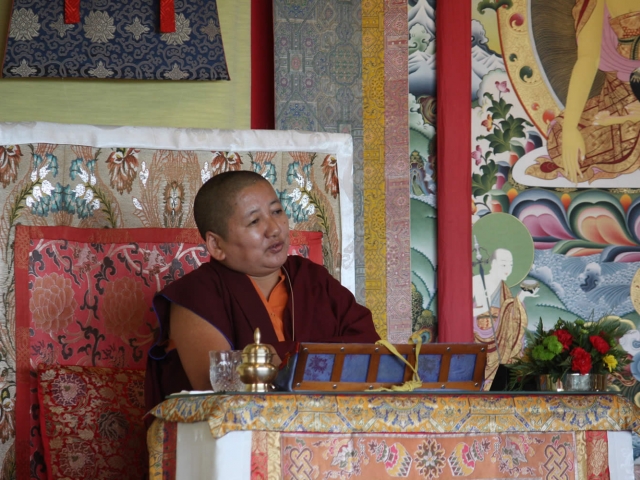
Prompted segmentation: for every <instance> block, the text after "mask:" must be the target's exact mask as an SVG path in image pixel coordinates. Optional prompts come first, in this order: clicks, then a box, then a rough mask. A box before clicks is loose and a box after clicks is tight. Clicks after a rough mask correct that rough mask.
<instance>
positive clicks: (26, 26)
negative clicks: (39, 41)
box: [9, 8, 40, 41]
mask: <svg viewBox="0 0 640 480" xmlns="http://www.w3.org/2000/svg"><path fill="white" fill-rule="evenodd" d="M38 35H40V24H39V23H38V15H36V14H35V13H33V10H31V9H29V10H27V9H26V8H20V9H16V10H15V12H13V16H12V17H11V25H10V26H9V37H10V38H15V39H16V40H27V41H28V40H31V39H32V38H33V37H37V36H38Z"/></svg>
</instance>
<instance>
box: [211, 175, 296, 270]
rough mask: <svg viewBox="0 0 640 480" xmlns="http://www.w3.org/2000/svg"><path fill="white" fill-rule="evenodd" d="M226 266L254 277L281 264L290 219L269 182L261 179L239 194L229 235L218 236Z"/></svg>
mask: <svg viewBox="0 0 640 480" xmlns="http://www.w3.org/2000/svg"><path fill="white" fill-rule="evenodd" d="M216 237H217V238H216V240H217V243H218V247H219V250H220V257H221V258H217V257H216V256H215V255H214V258H216V259H217V260H218V261H220V262H221V263H222V264H223V265H225V266H227V267H229V268H231V269H232V270H236V271H238V272H241V273H245V274H248V275H251V276H254V277H261V276H266V275H269V274H272V273H273V272H276V271H278V270H279V269H280V267H282V265H283V264H284V262H285V261H286V259H287V252H288V250H289V219H288V218H287V215H286V214H285V212H284V209H283V208H282V205H281V204H280V200H278V197H277V195H276V192H275V191H274V190H273V187H272V186H271V184H270V183H269V182H267V181H259V182H256V183H255V184H253V185H251V186H249V187H246V188H244V189H242V190H241V191H240V192H238V193H237V194H236V201H235V204H234V208H233V212H232V214H231V215H230V216H229V220H228V226H227V235H226V238H222V237H220V236H219V235H216Z"/></svg>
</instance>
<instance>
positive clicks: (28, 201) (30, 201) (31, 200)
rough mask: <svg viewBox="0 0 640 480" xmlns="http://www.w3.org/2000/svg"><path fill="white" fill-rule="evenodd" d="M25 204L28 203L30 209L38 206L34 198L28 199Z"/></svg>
mask: <svg viewBox="0 0 640 480" xmlns="http://www.w3.org/2000/svg"><path fill="white" fill-rule="evenodd" d="M24 203H26V204H27V207H29V208H32V207H33V206H34V205H35V204H36V202H35V200H34V199H33V197H27V199H26V200H25V201H24Z"/></svg>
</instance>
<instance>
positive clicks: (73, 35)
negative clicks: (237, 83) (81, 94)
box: [2, 0, 229, 80]
mask: <svg viewBox="0 0 640 480" xmlns="http://www.w3.org/2000/svg"><path fill="white" fill-rule="evenodd" d="M2 76H3V77H6V78H9V77H18V78H24V77H73V78H119V79H139V80H229V73H228V70H227V64H226V59H225V55H224V49H223V46H222V36H221V33H220V20H219V18H218V9H217V5H216V1H215V0H185V1H182V2H177V4H176V3H174V0H135V1H127V0H103V1H100V2H95V1H90V0H14V2H13V8H12V11H11V22H10V26H9V35H8V39H7V46H6V51H5V57H4V62H3V65H2Z"/></svg>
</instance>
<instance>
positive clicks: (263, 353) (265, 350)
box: [237, 328, 278, 392]
mask: <svg viewBox="0 0 640 480" xmlns="http://www.w3.org/2000/svg"><path fill="white" fill-rule="evenodd" d="M253 339H254V341H255V343H252V344H250V345H247V346H246V347H244V350H242V363H241V364H240V365H239V366H238V368H237V370H238V373H239V374H240V381H242V383H244V384H245V391H247V392H268V391H271V390H273V385H272V382H273V380H274V379H275V378H276V374H277V373H278V371H277V370H276V367H274V366H273V364H272V363H271V359H272V358H273V353H272V351H271V348H269V346H268V345H265V344H263V343H260V329H259V328H256V331H255V332H254V334H253Z"/></svg>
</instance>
